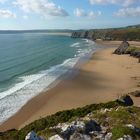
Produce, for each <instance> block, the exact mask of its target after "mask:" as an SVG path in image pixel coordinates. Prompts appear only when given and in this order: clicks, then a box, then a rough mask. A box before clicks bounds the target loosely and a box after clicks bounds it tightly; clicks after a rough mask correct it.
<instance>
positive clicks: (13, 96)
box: [0, 42, 96, 123]
mask: <svg viewBox="0 0 140 140" xmlns="http://www.w3.org/2000/svg"><path fill="white" fill-rule="evenodd" d="M92 43H93V42H90V43H89V44H90V45H92ZM76 45H80V43H77V44H76V43H75V45H74V44H73V46H76ZM95 49H96V48H92V47H91V48H89V49H84V50H82V49H78V51H77V54H75V57H74V58H71V59H67V60H65V61H64V62H63V63H62V64H60V65H56V66H53V67H51V68H50V69H48V70H45V71H41V72H40V73H38V74H33V75H29V76H23V77H19V78H20V79H22V80H23V82H21V83H18V84H16V85H15V86H14V87H12V88H11V89H9V90H7V91H5V92H3V93H2V94H0V114H1V115H0V123H2V122H3V121H5V120H7V119H8V118H9V117H10V116H12V115H13V114H15V113H16V112H17V111H18V110H19V109H20V108H21V107H22V106H23V105H25V104H26V103H27V101H29V100H30V99H31V98H33V97H34V96H36V95H38V94H39V93H40V92H42V91H44V90H45V91H46V90H48V89H49V85H50V84H52V83H53V82H54V81H56V80H57V79H58V78H60V77H61V76H62V75H63V74H64V73H66V72H72V71H73V67H74V66H75V64H76V63H77V62H78V61H79V60H82V59H87V58H89V55H90V53H91V52H92V51H93V50H95Z"/></svg>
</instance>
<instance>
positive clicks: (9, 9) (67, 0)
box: [0, 0, 140, 30]
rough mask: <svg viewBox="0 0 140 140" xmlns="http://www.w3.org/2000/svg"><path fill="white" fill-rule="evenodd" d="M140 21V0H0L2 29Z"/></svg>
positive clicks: (102, 25) (119, 24)
mask: <svg viewBox="0 0 140 140" xmlns="http://www.w3.org/2000/svg"><path fill="white" fill-rule="evenodd" d="M134 24H140V0H0V30H28V29H91V28H92V29H95V28H110V27H123V26H128V25H134Z"/></svg>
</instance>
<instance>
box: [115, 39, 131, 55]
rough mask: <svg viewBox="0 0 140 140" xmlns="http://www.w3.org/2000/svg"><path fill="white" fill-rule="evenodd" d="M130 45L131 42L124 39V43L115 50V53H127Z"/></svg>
mask: <svg viewBox="0 0 140 140" xmlns="http://www.w3.org/2000/svg"><path fill="white" fill-rule="evenodd" d="M128 47H129V43H128V42H127V41H123V42H122V44H121V45H120V46H119V48H117V49H116V50H115V51H114V54H119V55H121V54H125V52H126V50H127V49H128Z"/></svg>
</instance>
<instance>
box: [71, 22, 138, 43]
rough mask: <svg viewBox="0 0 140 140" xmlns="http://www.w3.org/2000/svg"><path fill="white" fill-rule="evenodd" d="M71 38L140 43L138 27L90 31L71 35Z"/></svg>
mask: <svg viewBox="0 0 140 140" xmlns="http://www.w3.org/2000/svg"><path fill="white" fill-rule="evenodd" d="M72 37H73V38H77V37H80V38H89V39H92V40H96V39H102V40H128V41H131V40H136V41H140V25H135V26H128V27H123V28H110V29H91V30H85V31H76V32H73V33H72Z"/></svg>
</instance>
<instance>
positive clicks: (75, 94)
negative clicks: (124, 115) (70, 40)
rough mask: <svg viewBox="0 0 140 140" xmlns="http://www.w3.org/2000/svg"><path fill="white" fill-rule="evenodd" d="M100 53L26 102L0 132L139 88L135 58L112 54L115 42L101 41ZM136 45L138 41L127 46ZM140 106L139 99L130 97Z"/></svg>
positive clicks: (118, 43)
mask: <svg viewBox="0 0 140 140" xmlns="http://www.w3.org/2000/svg"><path fill="white" fill-rule="evenodd" d="M97 43H99V44H100V45H105V46H107V47H105V48H104V49H103V50H101V51H98V52H96V53H95V54H93V56H92V58H91V59H90V60H89V61H87V62H86V63H84V64H83V65H81V66H80V68H79V72H78V73H77V74H76V75H75V76H74V77H71V78H68V79H65V80H63V81H61V82H60V83H59V84H58V85H56V86H55V87H54V88H52V89H50V90H49V91H47V92H44V93H41V94H39V95H38V96H36V97H35V98H33V99H32V100H30V101H29V102H28V103H27V104H26V105H25V106H24V107H22V109H21V110H20V111H19V112H17V113H16V114H15V115H14V116H13V117H11V118H10V119H9V120H7V121H6V122H5V123H3V124H2V125H1V126H0V131H5V130H8V129H12V128H16V129H19V128H21V127H23V126H25V125H26V124H28V123H30V122H32V121H34V120H36V119H39V118H41V117H44V116H47V115H50V114H53V113H56V112H57V111H60V110H66V109H71V108H76V107H82V106H85V105H88V104H93V103H101V102H107V101H111V100H115V99H116V98H117V97H118V96H120V95H122V94H125V93H129V92H130V91H134V90H136V89H137V88H139V87H138V85H140V64H139V63H138V59H136V58H133V57H130V56H129V55H121V56H120V55H115V54H112V53H113V51H114V50H115V48H116V47H118V46H119V45H120V43H121V42H119V41H116V42H115V41H108V42H102V41H97ZM131 43H133V45H136V46H140V43H139V42H138V43H137V42H130V44H131ZM133 99H134V102H135V105H137V106H139V105H140V98H134V97H133Z"/></svg>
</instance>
